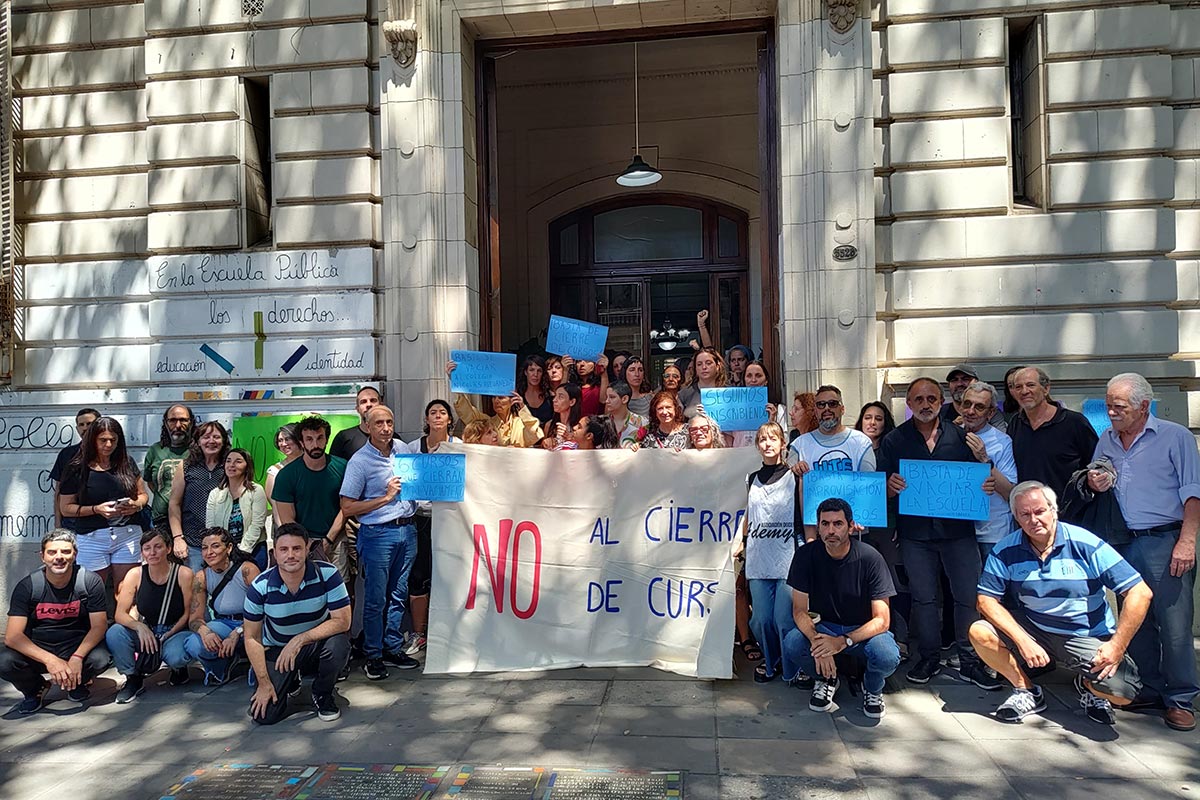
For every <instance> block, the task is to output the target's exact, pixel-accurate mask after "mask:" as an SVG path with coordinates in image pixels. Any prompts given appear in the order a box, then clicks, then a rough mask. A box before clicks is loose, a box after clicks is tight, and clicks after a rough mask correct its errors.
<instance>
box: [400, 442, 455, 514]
mask: <svg viewBox="0 0 1200 800" xmlns="http://www.w3.org/2000/svg"><path fill="white" fill-rule="evenodd" d="M392 474H393V475H395V476H396V477H398V478H399V479H400V499H401V500H436V501H441V502H444V503H461V502H462V500H463V493H464V492H465V491H466V485H467V456H466V454H464V453H442V454H440V455H439V454H438V453H401V454H399V455H394V456H392Z"/></svg>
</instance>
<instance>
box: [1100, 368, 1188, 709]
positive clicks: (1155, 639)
mask: <svg viewBox="0 0 1200 800" xmlns="http://www.w3.org/2000/svg"><path fill="white" fill-rule="evenodd" d="M1153 399H1154V392H1153V390H1152V389H1151V387H1150V384H1149V382H1148V381H1147V380H1146V379H1145V378H1143V377H1142V376H1141V375H1138V374H1137V373H1136V372H1126V373H1122V374H1121V375H1117V376H1116V377H1114V378H1113V379H1112V380H1110V381H1109V382H1108V391H1107V393H1106V394H1105V404H1106V405H1107V406H1108V418H1109V419H1110V420H1112V427H1111V428H1110V429H1109V430H1107V431H1105V433H1104V435H1103V436H1101V437H1100V441H1099V443H1097V445H1096V453H1095V457H1094V459H1095V460H1099V459H1101V458H1106V459H1108V460H1109V461H1111V462H1112V465H1113V467H1114V468H1115V469H1116V473H1117V478H1116V485H1115V487H1114V486H1113V483H1112V478H1111V477H1110V476H1109V475H1108V474H1107V473H1105V472H1103V471H1100V470H1092V471H1091V472H1090V473H1089V474H1088V485H1089V486H1090V487H1091V488H1092V489H1093V490H1094V491H1097V492H1105V491H1108V490H1109V489H1113V490H1114V491H1116V493H1117V502H1118V503H1119V504H1120V506H1121V513H1122V516H1124V518H1125V524H1126V525H1128V526H1129V530H1130V533H1131V534H1132V536H1133V541H1131V542H1130V543H1129V544H1127V545H1122V546H1119V547H1118V548H1117V551H1118V552H1119V553H1120V554H1121V555H1122V556H1123V557H1124V558H1125V559H1126V560H1127V561H1129V563H1130V564H1132V565H1133V568H1134V569H1136V570H1137V571H1138V572H1139V573H1141V575H1142V577H1143V578H1144V579H1145V580H1146V583H1147V584H1148V585H1149V586H1150V588H1151V590H1153V592H1154V600H1153V602H1152V603H1151V605H1150V614H1149V616H1148V617H1147V618H1146V623H1145V624H1144V625H1143V626H1142V627H1141V629H1140V630H1139V631H1138V633H1137V635H1136V636H1135V637H1134V639H1133V641H1132V642H1131V643H1130V645H1129V654H1130V655H1131V656H1132V657H1133V660H1134V661H1135V662H1136V663H1137V665H1138V669H1139V670H1140V671H1141V674H1142V679H1143V681H1144V683H1145V688H1144V690H1143V694H1142V697H1141V698H1139V700H1144V701H1146V702H1148V703H1152V704H1155V705H1157V704H1162V705H1163V706H1165V708H1166V714H1165V719H1166V723H1167V726H1168V727H1170V728H1173V729H1175V730H1184V731H1187V730H1192V729H1193V728H1194V727H1196V718H1195V714H1194V713H1193V711H1192V700H1193V699H1194V698H1195V697H1196V695H1197V694H1200V683H1198V681H1197V675H1196V657H1195V652H1194V650H1193V645H1192V613H1193V603H1192V586H1193V584H1194V583H1195V580H1196V531H1197V529H1198V528H1200V451H1197V449H1196V439H1195V437H1194V436H1193V435H1192V433H1191V431H1189V430H1188V429H1187V428H1185V427H1183V426H1182V425H1178V424H1176V423H1174V422H1169V421H1167V420H1164V419H1158V418H1156V417H1155V416H1154V415H1153V414H1151V413H1150V403H1151V401H1152V400H1153Z"/></svg>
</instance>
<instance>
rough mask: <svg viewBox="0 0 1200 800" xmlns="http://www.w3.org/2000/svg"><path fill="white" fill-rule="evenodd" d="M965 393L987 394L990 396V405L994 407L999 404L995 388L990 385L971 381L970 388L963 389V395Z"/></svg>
mask: <svg viewBox="0 0 1200 800" xmlns="http://www.w3.org/2000/svg"><path fill="white" fill-rule="evenodd" d="M967 392H987V393H988V394H989V395H991V398H992V405H996V404H997V403H998V402H999V394H998V393H997V392H996V387H995V386H992V385H991V384H990V383H984V382H983V381H972V382H971V385H970V386H968V387H967V388H966V389H963V394H964V395H965V394H966V393H967Z"/></svg>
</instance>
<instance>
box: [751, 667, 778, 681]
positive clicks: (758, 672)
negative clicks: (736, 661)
mask: <svg viewBox="0 0 1200 800" xmlns="http://www.w3.org/2000/svg"><path fill="white" fill-rule="evenodd" d="M777 675H778V673H777V672H773V673H771V674H770V675H768V674H767V665H766V662H764V663H762V664H759V665H758V666H757V667H755V668H754V682H755V683H770V682H771V681H773V680H775V678H776V676H777Z"/></svg>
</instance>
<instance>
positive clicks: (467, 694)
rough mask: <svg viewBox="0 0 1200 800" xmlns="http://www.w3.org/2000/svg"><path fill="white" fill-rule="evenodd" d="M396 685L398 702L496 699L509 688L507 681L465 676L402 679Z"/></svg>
mask: <svg viewBox="0 0 1200 800" xmlns="http://www.w3.org/2000/svg"><path fill="white" fill-rule="evenodd" d="M393 685H394V686H395V693H396V702H397V703H401V704H404V703H473V702H479V701H481V700H495V699H497V698H499V697H500V695H502V694H504V691H505V689H507V688H508V682H507V681H475V680H470V679H465V678H426V679H424V680H419V681H418V680H414V681H401V682H397V683H395V684H393Z"/></svg>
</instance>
